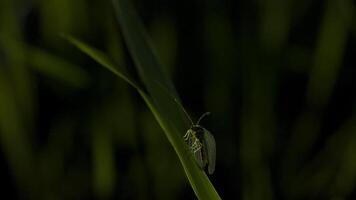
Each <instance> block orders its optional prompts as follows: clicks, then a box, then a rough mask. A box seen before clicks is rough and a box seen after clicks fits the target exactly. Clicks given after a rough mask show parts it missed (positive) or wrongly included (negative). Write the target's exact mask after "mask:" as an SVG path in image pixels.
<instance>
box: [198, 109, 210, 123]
mask: <svg viewBox="0 0 356 200" xmlns="http://www.w3.org/2000/svg"><path fill="white" fill-rule="evenodd" d="M208 115H210V112H206V113H204V114H203V115H202V116H201V117H200V118H199V119H198V122H197V125H199V122H200V121H201V120H202V119H203V118H204V117H205V116H208Z"/></svg>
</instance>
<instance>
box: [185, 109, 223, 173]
mask: <svg viewBox="0 0 356 200" xmlns="http://www.w3.org/2000/svg"><path fill="white" fill-rule="evenodd" d="M182 108H183V107H182ZM184 112H185V113H186V111H185V110H184ZM209 114H210V113H209V112H206V113H204V114H203V115H202V116H201V117H200V118H199V120H198V121H197V123H196V124H194V123H193V121H192V120H191V119H190V117H189V115H188V114H187V113H186V115H187V116H188V118H189V119H190V121H191V123H192V124H191V128H190V129H188V131H187V132H186V134H185V135H184V136H183V139H184V140H185V141H186V142H187V144H188V146H189V148H190V150H191V152H192V153H193V155H194V158H195V160H196V162H197V163H198V165H199V167H200V168H202V169H204V168H205V166H208V172H209V174H213V173H214V171H215V159H216V144H215V139H214V136H213V135H212V134H211V133H210V132H209V131H208V130H207V129H205V128H204V127H202V126H200V125H199V122H200V121H201V120H202V119H203V118H204V117H205V116H207V115H209Z"/></svg>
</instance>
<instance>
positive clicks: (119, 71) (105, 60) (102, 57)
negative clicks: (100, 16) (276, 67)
mask: <svg viewBox="0 0 356 200" xmlns="http://www.w3.org/2000/svg"><path fill="white" fill-rule="evenodd" d="M63 37H64V38H65V39H67V40H68V41H69V42H70V43H72V44H73V45H74V46H76V47H77V48H78V49H80V50H81V51H83V52H84V53H85V54H87V55H89V56H90V57H91V58H93V59H94V60H95V61H96V62H98V63H99V64H101V65H102V66H103V67H105V68H106V69H108V70H109V71H111V72H112V73H114V74H116V75H117V76H119V77H120V78H122V79H123V80H125V81H126V82H127V83H129V84H130V85H131V86H132V87H134V88H136V89H137V90H139V91H143V88H141V87H140V86H139V84H138V83H136V81H135V80H134V79H133V78H132V77H131V76H130V74H129V73H128V72H127V71H126V70H125V69H124V68H121V67H119V66H117V65H116V64H115V63H114V62H113V61H112V60H111V59H110V58H109V57H108V56H107V55H106V54H105V53H103V52H101V51H99V50H97V49H95V48H93V47H91V46H89V45H87V44H85V43H84V42H82V41H80V40H78V39H76V38H74V37H72V36H68V35H64V36H63Z"/></svg>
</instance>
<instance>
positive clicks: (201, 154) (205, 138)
mask: <svg viewBox="0 0 356 200" xmlns="http://www.w3.org/2000/svg"><path fill="white" fill-rule="evenodd" d="M156 83H157V84H158V85H159V86H160V87H162V88H163V89H164V91H165V92H166V93H167V94H169V96H170V97H171V98H173V99H174V101H175V102H176V103H177V104H178V106H179V107H180V109H181V110H182V111H183V112H184V114H185V115H186V116H187V118H188V119H189V121H190V123H191V127H190V128H189V129H188V130H187V132H186V133H185V135H184V136H183V139H184V141H185V142H186V143H187V145H188V146H189V149H190V151H191V152H192V154H193V155H194V158H195V161H196V162H197V164H198V165H199V167H200V168H201V169H204V168H205V167H206V166H208V172H209V174H213V173H214V171H215V161H216V144H215V139H214V136H213V135H212V134H211V133H210V132H209V131H208V130H207V129H205V128H204V127H202V126H200V124H199V123H200V121H201V120H202V119H203V118H204V117H205V116H207V115H209V114H210V113H209V112H206V113H204V114H203V115H202V116H201V117H200V118H199V119H198V121H197V123H195V124H194V122H193V120H192V119H191V118H190V116H189V114H188V112H187V111H186V110H185V109H184V107H183V105H182V104H181V103H180V102H179V101H178V99H177V98H175V97H174V96H173V95H172V94H171V93H170V92H168V90H167V89H166V88H165V87H164V86H163V85H161V84H160V83H158V82H156Z"/></svg>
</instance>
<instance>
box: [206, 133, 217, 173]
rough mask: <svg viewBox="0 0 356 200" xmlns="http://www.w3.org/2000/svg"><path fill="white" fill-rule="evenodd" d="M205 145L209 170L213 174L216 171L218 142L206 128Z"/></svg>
mask: <svg viewBox="0 0 356 200" xmlns="http://www.w3.org/2000/svg"><path fill="white" fill-rule="evenodd" d="M204 146H205V149H206V154H207V155H206V156H207V159H208V172H209V174H213V173H214V171H215V161H216V144H215V139H214V136H213V135H212V134H211V133H210V132H209V131H208V130H206V129H204Z"/></svg>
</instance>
